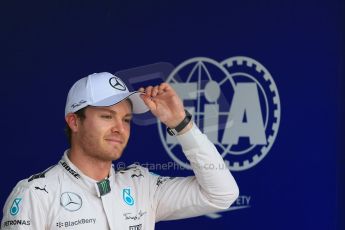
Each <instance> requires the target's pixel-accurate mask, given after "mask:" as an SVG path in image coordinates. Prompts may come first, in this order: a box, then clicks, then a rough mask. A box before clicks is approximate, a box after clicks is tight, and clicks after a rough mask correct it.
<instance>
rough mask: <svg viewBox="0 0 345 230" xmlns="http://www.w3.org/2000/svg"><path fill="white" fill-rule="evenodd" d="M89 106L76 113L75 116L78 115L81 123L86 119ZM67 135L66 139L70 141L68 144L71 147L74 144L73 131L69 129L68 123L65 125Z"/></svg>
mask: <svg viewBox="0 0 345 230" xmlns="http://www.w3.org/2000/svg"><path fill="white" fill-rule="evenodd" d="M87 107H88V106H86V107H84V108H82V109H80V110H78V111H76V112H74V114H75V115H77V117H78V118H80V120H81V121H83V120H84V119H85V117H86V116H85V110H86V108H87ZM65 135H66V138H67V141H68V144H69V145H71V144H72V130H71V128H70V127H69V125H68V123H67V122H66V125H65Z"/></svg>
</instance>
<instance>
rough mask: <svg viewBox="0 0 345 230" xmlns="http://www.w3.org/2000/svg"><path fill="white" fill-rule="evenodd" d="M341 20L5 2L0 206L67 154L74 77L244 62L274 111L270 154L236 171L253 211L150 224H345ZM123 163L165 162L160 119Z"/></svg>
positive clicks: (232, 9)
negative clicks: (249, 62)
mask: <svg viewBox="0 0 345 230" xmlns="http://www.w3.org/2000/svg"><path fill="white" fill-rule="evenodd" d="M344 13H345V10H344V3H343V1H341V0H327V1H326V0H323V1H310V0H306V1H295V0H293V1H291V0H290V1H285V0H283V1H254V0H245V1H222V2H216V1H212V2H211V1H205V2H201V1H188V2H187V1H179V2H178V1H138V2H136V3H134V2H129V1H117V2H115V1H110V0H109V1H67V0H65V1H44V2H43V1H42V2H37V1H35V2H32V1H22V2H20V1H1V3H0V25H1V27H0V31H1V36H0V45H1V49H0V52H1V86H2V87H1V90H0V95H1V105H2V106H1V113H0V116H1V117H0V127H1V138H0V140H1V145H2V151H1V152H2V154H1V157H2V161H1V168H0V170H1V171H0V205H1V207H2V206H3V204H4V202H5V199H6V198H7V196H8V195H9V193H10V191H11V190H12V188H13V187H14V186H15V184H16V183H17V182H18V181H19V180H20V179H23V178H26V177H28V176H30V175H32V174H34V173H37V172H41V171H43V170H44V169H46V168H47V167H48V166H50V165H52V164H55V163H56V162H57V161H58V160H59V159H60V157H61V155H62V153H63V151H64V150H65V149H66V148H67V143H66V140H65V137H64V131H63V129H64V106H65V100H66V95H67V92H68V89H69V88H70V86H71V85H72V84H73V83H74V82H75V81H76V80H77V79H79V78H81V77H84V76H86V75H88V74H90V73H94V72H101V71H109V72H113V73H115V72H118V71H121V70H125V69H131V68H134V67H138V66H144V65H149V64H153V63H157V62H168V63H170V64H171V65H172V67H171V69H170V70H172V69H174V68H175V67H176V66H179V65H180V64H181V63H183V62H184V61H185V60H189V59H191V58H194V57H207V58H211V59H213V60H216V61H218V62H221V61H223V60H225V59H228V58H230V57H238V56H246V57H250V58H252V59H255V60H257V61H259V62H260V63H261V64H262V65H263V66H265V68H267V69H268V70H269V72H270V74H271V75H272V77H273V79H274V81H275V83H276V85H277V88H278V90H279V96H280V105H281V114H280V115H281V122H280V126H279V132H278V133H277V137H276V139H275V142H274V144H273V145H272V147H271V149H270V151H269V153H268V154H267V156H266V157H265V158H264V159H262V160H261V161H260V162H259V163H258V164H256V165H255V167H251V168H249V169H247V170H241V171H234V172H233V175H234V176H235V178H236V180H237V181H238V184H239V187H240V191H241V195H243V197H242V198H243V200H238V201H237V205H238V206H241V205H243V204H246V205H247V206H248V207H246V208H242V209H238V210H232V211H228V212H224V213H220V214H219V215H218V216H216V217H217V218H215V216H213V217H214V218H210V217H205V216H203V217H198V218H193V219H187V220H181V221H170V222H162V223H159V224H157V229H176V228H179V229H187V228H194V229H197V228H198V229H210V228H213V229H230V228H231V229H314V230H316V229H320V230H325V229H344V226H343V228H342V226H341V224H342V223H341V222H342V221H343V220H342V219H341V217H342V218H344V206H345V205H344V198H343V195H342V194H344V187H343V184H344V183H343V180H344V176H343V175H344V156H343V155H344V144H343V141H344V139H343V137H344V136H343V134H344V132H343V130H344V123H343V121H342V119H343V116H344V109H343V108H344V107H343V104H344V103H343V102H344V99H343V98H344V87H343V86H344V80H343V78H344V53H345V52H344V51H345V50H344V28H345V27H344V24H343V23H342V22H343V21H344ZM169 68H170V67H169ZM169 68H168V67H167V68H165V69H164V71H167V69H168V70H169ZM164 71H162V72H163V73H165V72H164ZM162 79H166V76H164V74H163V77H162ZM147 119H148V118H147ZM121 161H123V162H126V164H129V163H130V162H135V161H137V162H142V163H147V162H153V163H159V162H163V163H166V162H171V161H172V160H171V158H170V157H169V155H168V154H167V152H166V150H165V148H164V147H163V144H162V141H161V138H160V136H159V132H158V129H157V124H156V123H154V122H153V123H152V124H151V123H150V124H146V125H142V124H139V123H138V122H137V124H133V127H132V136H131V140H130V142H129V146H128V148H127V149H126V151H125V153H124V156H123V159H121ZM115 163H116V162H115ZM156 172H157V173H159V174H162V175H189V174H190V171H188V170H178V171H177V170H169V171H166V170H156ZM245 198H247V199H249V198H250V200H245ZM247 201H248V202H247ZM1 217H2V215H1Z"/></svg>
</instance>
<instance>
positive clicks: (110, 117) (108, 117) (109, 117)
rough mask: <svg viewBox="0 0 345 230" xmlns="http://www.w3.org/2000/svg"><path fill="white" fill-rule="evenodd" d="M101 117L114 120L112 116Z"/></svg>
mask: <svg viewBox="0 0 345 230" xmlns="http://www.w3.org/2000/svg"><path fill="white" fill-rule="evenodd" d="M101 117H102V118H105V119H112V118H113V117H112V116H110V115H102V116H101Z"/></svg>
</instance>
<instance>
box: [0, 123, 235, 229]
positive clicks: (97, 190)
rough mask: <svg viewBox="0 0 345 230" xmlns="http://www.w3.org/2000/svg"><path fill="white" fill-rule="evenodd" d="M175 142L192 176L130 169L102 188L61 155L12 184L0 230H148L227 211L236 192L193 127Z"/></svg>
mask: <svg viewBox="0 0 345 230" xmlns="http://www.w3.org/2000/svg"><path fill="white" fill-rule="evenodd" d="M177 139H178V142H179V143H180V144H181V146H182V149H183V152H184V153H185V155H186V157H187V158H188V160H189V161H190V164H191V166H192V168H193V171H194V174H195V176H190V177H175V178H172V177H161V176H158V175H154V174H151V173H150V172H149V171H148V170H147V169H146V168H144V167H141V166H139V165H130V166H129V167H128V168H126V169H123V170H119V171H116V172H115V170H114V169H113V168H111V170H110V174H109V178H108V180H106V183H97V181H95V180H93V179H91V178H89V177H87V176H86V175H84V174H83V173H82V172H81V171H80V170H79V169H78V168H77V167H76V166H74V165H73V164H72V163H71V162H70V160H69V159H68V156H67V153H68V150H66V152H65V153H64V155H63V157H62V159H61V161H60V162H59V163H58V164H57V165H54V166H52V167H50V168H48V169H47V170H45V171H44V172H42V173H39V174H36V175H33V176H31V177H30V178H29V179H25V180H22V181H20V182H19V183H18V184H17V185H16V187H15V188H14V189H13V191H12V193H11V194H10V196H9V197H8V199H7V201H6V204H5V206H4V209H3V220H2V222H1V229H35V230H44V229H73V230H79V229H102V230H103V229H111V230H115V229H129V230H144V229H145V230H151V229H154V227H155V223H156V222H158V221H162V220H174V219H181V218H188V217H193V216H198V215H202V214H206V213H211V212H216V211H219V210H224V209H227V208H228V207H229V206H230V205H231V204H232V203H233V202H234V201H235V200H236V199H237V197H238V194H239V190H238V187H237V184H236V182H235V180H234V178H233V177H232V175H231V173H230V171H229V170H228V169H227V167H226V166H225V163H224V161H223V159H222V157H221V156H220V154H219V153H218V151H217V149H216V148H215V146H214V145H213V144H212V143H211V142H210V141H209V140H208V138H207V137H206V135H204V134H202V133H201V132H200V130H199V129H198V128H197V127H196V125H195V124H194V125H193V128H192V129H191V130H189V131H188V132H186V133H184V134H182V135H178V136H177ZM104 191H105V192H104ZM103 193H105V194H103Z"/></svg>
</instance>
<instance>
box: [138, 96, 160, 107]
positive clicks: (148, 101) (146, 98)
mask: <svg viewBox="0 0 345 230" xmlns="http://www.w3.org/2000/svg"><path fill="white" fill-rule="evenodd" d="M140 97H141V99H143V101H144V103H145V105H146V106H147V107H149V109H150V110H151V111H155V110H156V103H155V102H153V101H152V99H151V97H150V96H148V95H147V94H141V95H140Z"/></svg>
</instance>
